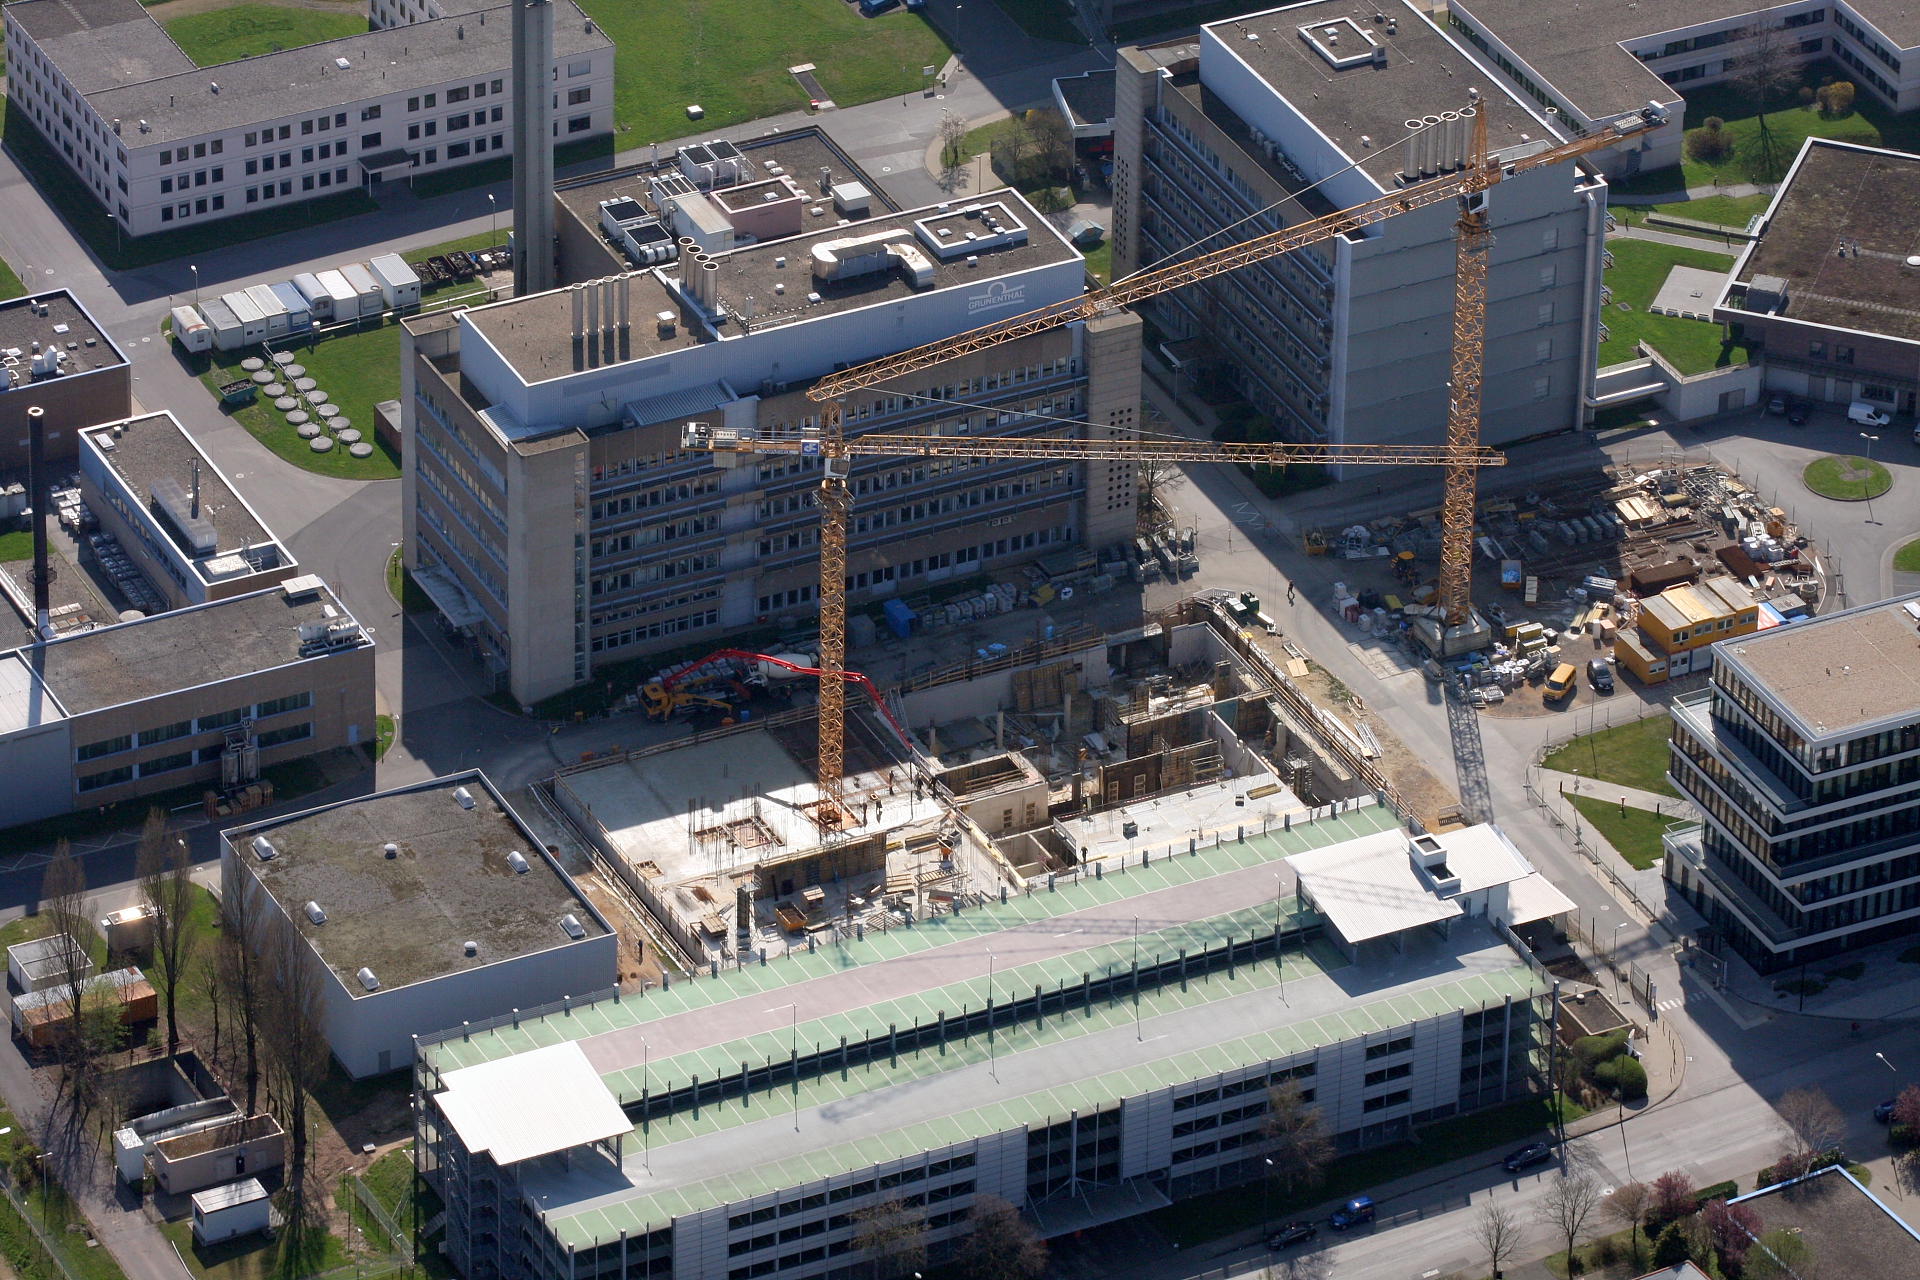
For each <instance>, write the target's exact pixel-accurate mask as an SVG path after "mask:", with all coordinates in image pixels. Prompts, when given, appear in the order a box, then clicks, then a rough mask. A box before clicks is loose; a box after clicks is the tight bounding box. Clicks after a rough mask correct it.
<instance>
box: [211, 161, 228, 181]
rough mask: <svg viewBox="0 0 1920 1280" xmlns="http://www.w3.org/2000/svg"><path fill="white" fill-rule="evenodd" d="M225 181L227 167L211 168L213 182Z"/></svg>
mask: <svg viewBox="0 0 1920 1280" xmlns="http://www.w3.org/2000/svg"><path fill="white" fill-rule="evenodd" d="M226 180H227V166H225V165H223V164H217V165H215V166H213V181H215V182H225V181H226Z"/></svg>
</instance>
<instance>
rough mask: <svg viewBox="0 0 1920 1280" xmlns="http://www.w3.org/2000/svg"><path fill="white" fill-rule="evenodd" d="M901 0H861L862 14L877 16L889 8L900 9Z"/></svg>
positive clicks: (869, 16) (866, 16)
mask: <svg viewBox="0 0 1920 1280" xmlns="http://www.w3.org/2000/svg"><path fill="white" fill-rule="evenodd" d="M899 7H900V0H860V16H861V17H864V18H877V17H879V16H880V15H881V14H883V13H885V12H887V11H888V10H889V9H898V8H899Z"/></svg>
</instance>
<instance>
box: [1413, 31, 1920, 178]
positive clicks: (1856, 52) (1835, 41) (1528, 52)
mask: <svg viewBox="0 0 1920 1280" xmlns="http://www.w3.org/2000/svg"><path fill="white" fill-rule="evenodd" d="M1447 14H1448V21H1449V22H1451V23H1452V24H1453V25H1454V26H1455V27H1457V28H1459V30H1460V31H1461V33H1462V34H1463V35H1464V36H1465V38H1466V39H1468V40H1470V41H1471V42H1472V43H1473V44H1474V45H1475V46H1476V47H1477V48H1479V49H1480V50H1481V51H1482V52H1483V53H1484V54H1485V55H1486V57H1487V60H1488V61H1490V62H1492V63H1493V64H1494V65H1495V66H1497V67H1499V69H1500V71H1501V73H1502V74H1503V75H1504V76H1505V77H1506V78H1507V80H1508V82H1509V83H1510V84H1511V85H1512V86H1513V87H1514V88H1515V89H1517V90H1518V91H1519V92H1521V93H1524V94H1526V95H1527V96H1528V97H1530V98H1532V99H1533V100H1534V101H1536V102H1538V103H1539V104H1540V105H1541V106H1542V107H1543V108H1552V109H1553V110H1554V111H1555V112H1557V113H1558V115H1559V116H1560V119H1561V120H1562V121H1564V122H1565V124H1566V126H1567V127H1569V128H1571V129H1572V130H1574V131H1575V132H1578V133H1585V132H1587V131H1588V130H1590V129H1592V128H1593V127H1594V126H1595V125H1596V124H1599V123H1601V122H1604V121H1606V120H1609V119H1612V118H1614V117H1617V116H1619V115H1621V114H1623V113H1625V112H1628V111H1635V110H1638V109H1639V108H1640V107H1641V106H1643V105H1644V104H1646V103H1648V102H1656V103H1659V104H1660V105H1661V106H1662V107H1665V108H1666V109H1667V110H1668V114H1669V123H1667V124H1666V125H1664V126H1662V127H1661V128H1658V129H1651V130H1648V131H1647V132H1646V133H1644V134H1641V135H1639V136H1637V137H1636V138H1634V140H1633V141H1632V142H1631V143H1628V144H1625V146H1624V147H1622V148H1615V149H1613V151H1611V152H1609V153H1608V172H1609V175H1610V176H1613V177H1621V176H1624V175H1626V174H1630V173H1635V172H1638V171H1641V170H1646V169H1660V168H1665V167H1667V166H1668V165H1677V164H1679V163H1680V149H1681V146H1682V130H1683V128H1684V122H1683V119H1682V117H1683V106H1684V104H1683V102H1682V100H1681V94H1683V93H1685V92H1686V91H1687V90H1688V89H1693V88H1699V87H1703V86H1706V85H1710V84H1718V83H1721V82H1723V81H1725V80H1726V79H1728V78H1729V77H1730V76H1732V75H1734V74H1736V72H1737V70H1738V67H1739V64H1740V60H1741V59H1742V58H1745V57H1748V56H1750V55H1752V54H1753V53H1754V51H1755V50H1756V49H1757V48H1758V47H1759V46H1760V45H1761V44H1762V42H1763V41H1764V42H1766V43H1768V44H1770V45H1771V48H1772V53H1771V54H1770V56H1772V57H1775V58H1778V59H1780V60H1782V61H1784V62H1786V63H1788V64H1792V65H1804V64H1806V63H1810V62H1816V61H1819V60H1821V59H1832V60H1833V61H1835V62H1837V63H1839V64H1840V65H1841V67H1842V68H1843V71H1844V74H1845V75H1846V76H1847V78H1849V79H1850V80H1852V81H1853V82H1854V84H1856V85H1858V86H1859V87H1860V88H1861V89H1862V90H1863V91H1864V92H1867V93H1870V94H1872V95H1873V96H1874V97H1875V98H1877V99H1879V100H1880V101H1881V102H1884V103H1885V104H1886V105H1888V106H1890V107H1892V108H1893V109H1894V110H1896V111H1907V110H1911V109H1912V108H1914V107H1916V106H1920V15H1916V13H1915V12H1914V10H1912V9H1911V8H1909V7H1908V6H1907V5H1905V4H1904V3H1899V4H1896V3H1894V2H1893V0H1787V3H1784V4H1766V3H1764V2H1763V3H1760V4H1755V3H1754V0H1637V2H1636V3H1633V4H1610V3H1593V2H1592V0H1544V2H1543V0H1451V2H1450V3H1449V4H1448V5H1447ZM1762 32H1765V33H1766V34H1765V35H1764V36H1763V35H1762ZM1776 105H1779V104H1776Z"/></svg>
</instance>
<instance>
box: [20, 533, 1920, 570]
mask: <svg viewBox="0 0 1920 1280" xmlns="http://www.w3.org/2000/svg"><path fill="white" fill-rule="evenodd" d="M6 558H7V557H5V556H4V555H0V560H5V559H6ZM1893 567H1894V568H1896V569H1898V570H1899V571H1900V572H1901V573H1920V538H1915V539H1914V540H1913V541H1912V542H1909V543H1907V545H1906V546H1904V547H1901V548H1900V549H1899V550H1898V551H1896V552H1894V553H1893Z"/></svg>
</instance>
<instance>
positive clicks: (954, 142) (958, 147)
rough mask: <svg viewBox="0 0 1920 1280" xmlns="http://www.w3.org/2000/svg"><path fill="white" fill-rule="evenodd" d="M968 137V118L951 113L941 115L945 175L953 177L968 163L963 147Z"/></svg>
mask: <svg viewBox="0 0 1920 1280" xmlns="http://www.w3.org/2000/svg"><path fill="white" fill-rule="evenodd" d="M966 137H967V120H966V117H965V116H959V115H955V114H954V113H953V112H951V111H942V112H941V113H940V169H941V171H942V172H943V173H945V174H947V175H949V176H951V175H952V174H953V173H954V172H955V171H957V170H958V169H959V168H960V166H961V165H963V164H965V163H966V162H967V157H966V155H965V154H964V147H963V145H962V144H964V143H965V141H966Z"/></svg>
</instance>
